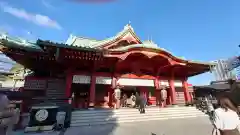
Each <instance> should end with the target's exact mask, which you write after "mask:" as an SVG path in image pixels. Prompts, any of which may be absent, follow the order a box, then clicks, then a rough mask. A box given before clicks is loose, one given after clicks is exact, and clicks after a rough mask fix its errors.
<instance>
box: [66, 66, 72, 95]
mask: <svg viewBox="0 0 240 135" xmlns="http://www.w3.org/2000/svg"><path fill="white" fill-rule="evenodd" d="M72 79H73V72H72V71H71V70H69V71H68V72H67V76H66V89H65V93H66V97H67V98H70V97H71V96H72V95H71V94H72V92H71V87H72Z"/></svg>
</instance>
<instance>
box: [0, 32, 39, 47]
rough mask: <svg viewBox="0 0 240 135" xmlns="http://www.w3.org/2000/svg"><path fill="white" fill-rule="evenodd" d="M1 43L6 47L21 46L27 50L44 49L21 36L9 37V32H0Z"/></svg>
mask: <svg viewBox="0 0 240 135" xmlns="http://www.w3.org/2000/svg"><path fill="white" fill-rule="evenodd" d="M0 44H1V45H3V46H6V47H12V48H20V49H23V50H26V51H43V50H42V49H41V48H40V47H39V46H38V45H36V43H34V42H31V41H27V40H24V39H21V38H13V37H9V36H8V35H7V34H0Z"/></svg>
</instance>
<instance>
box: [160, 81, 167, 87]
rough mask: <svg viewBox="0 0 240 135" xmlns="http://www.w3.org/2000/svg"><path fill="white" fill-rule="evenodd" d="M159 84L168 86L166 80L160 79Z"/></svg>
mask: <svg viewBox="0 0 240 135" xmlns="http://www.w3.org/2000/svg"><path fill="white" fill-rule="evenodd" d="M159 85H160V86H169V83H168V80H160V81H159Z"/></svg>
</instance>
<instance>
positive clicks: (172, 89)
mask: <svg viewBox="0 0 240 135" xmlns="http://www.w3.org/2000/svg"><path fill="white" fill-rule="evenodd" d="M174 80H175V79H174V74H173V72H172V74H171V78H170V79H169V88H170V92H169V93H170V96H171V104H172V105H176V104H177V103H176V90H175V86H174Z"/></svg>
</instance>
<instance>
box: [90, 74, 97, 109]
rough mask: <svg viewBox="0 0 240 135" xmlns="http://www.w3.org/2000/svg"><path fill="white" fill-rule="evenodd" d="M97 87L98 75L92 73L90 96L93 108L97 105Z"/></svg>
mask: <svg viewBox="0 0 240 135" xmlns="http://www.w3.org/2000/svg"><path fill="white" fill-rule="evenodd" d="M95 87H96V76H95V75H94V74H92V76H91V82H90V97H89V107H91V108H93V107H94V105H95Z"/></svg>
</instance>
